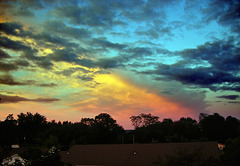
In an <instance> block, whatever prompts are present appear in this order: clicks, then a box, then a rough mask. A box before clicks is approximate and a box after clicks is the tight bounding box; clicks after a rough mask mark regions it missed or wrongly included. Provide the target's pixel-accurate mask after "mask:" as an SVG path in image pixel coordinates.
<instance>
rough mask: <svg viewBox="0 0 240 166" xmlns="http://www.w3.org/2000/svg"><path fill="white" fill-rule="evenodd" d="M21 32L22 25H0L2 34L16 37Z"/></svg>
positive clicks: (6, 23)
mask: <svg viewBox="0 0 240 166" xmlns="http://www.w3.org/2000/svg"><path fill="white" fill-rule="evenodd" d="M17 30H19V31H20V32H21V31H22V25H21V24H18V23H15V22H5V23H0V31H1V32H4V33H6V34H8V35H15V36H18V35H19V32H18V31H17Z"/></svg>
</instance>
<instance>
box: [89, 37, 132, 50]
mask: <svg viewBox="0 0 240 166" xmlns="http://www.w3.org/2000/svg"><path fill="white" fill-rule="evenodd" d="M90 44H91V45H93V46H100V47H102V48H104V49H105V48H111V49H116V50H123V49H125V48H126V47H127V45H125V44H118V43H112V42H110V41H108V40H107V39H106V38H104V37H102V38H95V39H93V40H91V42H90Z"/></svg>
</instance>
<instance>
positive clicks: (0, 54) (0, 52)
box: [0, 49, 11, 60]
mask: <svg viewBox="0 0 240 166" xmlns="http://www.w3.org/2000/svg"><path fill="white" fill-rule="evenodd" d="M10 57H11V56H10V55H9V54H8V53H6V52H5V51H3V50H1V49H0V60H1V59H6V58H10Z"/></svg>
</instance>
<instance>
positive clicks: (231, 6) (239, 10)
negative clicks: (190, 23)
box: [203, 0, 240, 34]
mask: <svg viewBox="0 0 240 166" xmlns="http://www.w3.org/2000/svg"><path fill="white" fill-rule="evenodd" d="M210 2H211V3H210V4H209V5H208V7H207V8H204V9H203V13H204V14H205V16H204V17H203V20H204V21H205V20H206V21H212V20H217V21H218V23H220V24H222V25H224V26H230V27H231V30H232V32H236V33H238V34H239V33H240V23H239V21H240V1H239V0H229V1H227V0H221V1H219V0H214V1H210Z"/></svg>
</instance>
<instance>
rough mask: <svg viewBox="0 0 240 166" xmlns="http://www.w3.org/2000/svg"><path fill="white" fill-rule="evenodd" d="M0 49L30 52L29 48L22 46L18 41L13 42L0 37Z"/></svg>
mask: <svg viewBox="0 0 240 166" xmlns="http://www.w3.org/2000/svg"><path fill="white" fill-rule="evenodd" d="M0 47H3V48H6V49H11V50H14V51H27V50H31V48H30V47H28V46H26V45H24V44H23V43H22V42H20V41H13V40H11V39H9V38H7V37H4V36H2V37H0Z"/></svg>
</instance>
